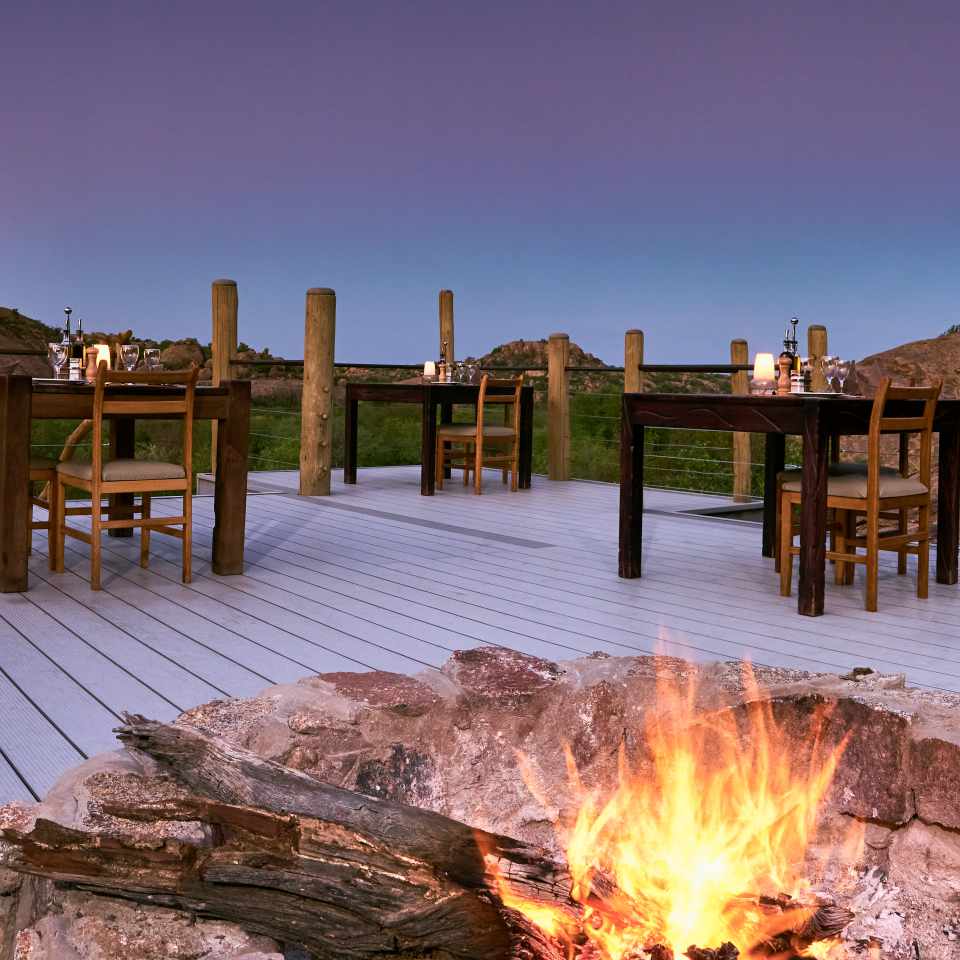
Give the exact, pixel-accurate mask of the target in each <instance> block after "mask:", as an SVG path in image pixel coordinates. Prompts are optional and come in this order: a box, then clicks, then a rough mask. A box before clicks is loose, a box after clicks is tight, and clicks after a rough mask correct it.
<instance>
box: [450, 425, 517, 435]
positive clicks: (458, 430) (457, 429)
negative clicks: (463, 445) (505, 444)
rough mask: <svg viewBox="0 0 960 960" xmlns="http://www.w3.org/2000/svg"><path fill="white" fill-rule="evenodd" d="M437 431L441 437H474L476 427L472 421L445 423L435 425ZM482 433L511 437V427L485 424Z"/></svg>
mask: <svg viewBox="0 0 960 960" xmlns="http://www.w3.org/2000/svg"><path fill="white" fill-rule="evenodd" d="M437 432H438V434H439V435H440V436H441V437H475V436H476V435H477V427H476V424H473V423H447V424H444V425H443V426H440V427H437ZM483 435H484V436H485V437H512V436H513V427H497V426H485V427H484V428H483Z"/></svg>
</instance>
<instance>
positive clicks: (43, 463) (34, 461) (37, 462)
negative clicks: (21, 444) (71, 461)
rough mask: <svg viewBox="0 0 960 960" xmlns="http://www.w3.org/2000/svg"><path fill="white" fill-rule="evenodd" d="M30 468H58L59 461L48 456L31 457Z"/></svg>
mask: <svg viewBox="0 0 960 960" xmlns="http://www.w3.org/2000/svg"><path fill="white" fill-rule="evenodd" d="M30 469H31V470H56V469H57V461H56V460H48V459H47V458H46V457H31V458H30Z"/></svg>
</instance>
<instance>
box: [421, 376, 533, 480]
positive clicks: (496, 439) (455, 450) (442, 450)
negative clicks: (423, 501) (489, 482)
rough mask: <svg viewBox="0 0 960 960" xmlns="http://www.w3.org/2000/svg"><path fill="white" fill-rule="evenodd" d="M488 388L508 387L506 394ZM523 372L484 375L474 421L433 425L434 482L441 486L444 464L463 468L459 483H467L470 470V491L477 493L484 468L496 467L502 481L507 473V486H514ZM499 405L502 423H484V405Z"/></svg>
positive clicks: (518, 443)
mask: <svg viewBox="0 0 960 960" xmlns="http://www.w3.org/2000/svg"><path fill="white" fill-rule="evenodd" d="M491 388H494V389H499V388H505V389H509V390H510V392H509V393H499V394H496V393H490V392H489V391H490V390H491ZM522 389H523V375H522V374H521V375H520V376H518V377H509V378H504V379H499V380H498V379H495V378H493V377H491V376H490V375H489V374H484V375H483V379H482V380H481V381H480V395H479V397H478V398H477V419H476V423H446V424H441V425H440V426H438V427H437V456H436V466H437V473H436V484H437V489H438V490H442V489H443V474H444V470H445V469H446V467H448V466H449V467H456V468H462V469H463V484H464V486H468V485H469V483H470V471H471V470H472V471H473V492H474V493H477V494H479V493H480V492H481V483H482V481H481V478H482V475H483V468H484V467H499V468H500V469H501V471H502V476H503V482H504V483H506V482H507V474H508V472H509V473H511V475H512V476H511V481H510V489H511V490H514V491H515V490H516V489H517V469H518V463H519V459H520V392H521V390H522ZM496 406H500V407H502V408H503V424H502V425H501V424H493V423H490V422H488V416H487V407H496Z"/></svg>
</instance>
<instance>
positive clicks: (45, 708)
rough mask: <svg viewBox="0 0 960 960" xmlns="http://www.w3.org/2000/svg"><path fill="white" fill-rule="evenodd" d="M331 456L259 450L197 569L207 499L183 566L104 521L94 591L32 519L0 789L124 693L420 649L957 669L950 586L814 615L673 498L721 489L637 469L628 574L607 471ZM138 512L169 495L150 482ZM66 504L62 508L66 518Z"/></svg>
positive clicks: (69, 741)
mask: <svg viewBox="0 0 960 960" xmlns="http://www.w3.org/2000/svg"><path fill="white" fill-rule="evenodd" d="M359 480H360V482H359V484H358V485H356V486H344V485H343V484H342V482H340V481H339V478H337V480H336V482H335V486H334V496H332V497H329V498H317V499H309V500H308V499H302V498H300V497H297V496H296V495H295V490H296V474H293V473H258V474H255V475H253V477H252V484H253V486H254V487H255V488H257V489H259V490H260V491H262V492H258V493H256V494H255V495H251V496H250V498H249V500H248V507H247V569H246V572H245V573H244V575H243V576H238V577H218V576H214V575H213V574H212V572H211V570H210V550H211V538H212V527H213V501H212V498H209V497H198V498H197V499H196V500H195V507H194V512H195V532H194V540H195V551H194V581H193V583H191V584H183V583H181V582H180V558H179V544H177V543H175V542H173V541H170V540H167V539H166V538H163V537H159V536H156V537H154V538H153V540H152V543H151V548H152V552H151V564H150V569H149V570H143V569H141V568H140V567H139V566H138V562H137V561H138V540H137V539H136V538H134V539H132V540H117V539H110V538H105V539H104V541H103V546H104V571H103V586H104V590H103V591H102V592H100V593H98V594H94V593H92V592H91V591H90V589H89V585H88V580H87V576H88V572H87V562H88V553H87V547H86V546H84V545H83V544H79V543H74V542H70V543H69V544H68V552H67V557H66V566H67V572H66V573H65V574H62V575H57V574H51V573H50V572H49V571H48V570H47V568H46V559H47V558H46V547H47V545H46V542H45V539H44V537H43V535H42V534H41V533H39V532H38V533H37V534H36V535H35V539H34V555H33V557H32V559H31V562H30V571H31V590H30V591H29V592H28V593H27V594H26V595H9V596H0V802H4V801H7V800H29V799H30V798H31V797H32V796H35V795H42V794H43V793H44V792H45V791H46V790H47V789H48V788H49V787H50V786H51V785H52V783H53V782H54V781H55V779H56V778H57V776H59V774H60V773H62V772H63V771H64V770H65V769H66V768H67V767H69V766H71V765H73V764H75V763H77V762H78V761H79V760H81V759H82V758H83V757H84V756H86V755H89V754H91V753H93V752H96V751H99V750H104V749H110V748H112V746H113V744H114V741H113V736H112V733H111V729H112V727H113V726H114V725H115V724H116V721H117V717H118V716H119V715H120V714H121V713H122V712H123V711H125V710H129V711H133V712H138V713H144V714H147V715H149V716H154V717H158V718H160V719H171V718H172V717H174V716H176V714H177V713H178V712H179V711H180V710H181V709H185V708H187V707H190V706H193V705H195V704H197V703H201V702H204V701H206V700H211V699H216V698H218V697H224V696H241V697H242V696H250V695H252V694H254V693H256V692H257V691H259V690H261V689H263V688H264V687H267V686H269V685H270V684H274V683H290V682H295V681H296V680H298V679H300V678H302V677H305V676H308V675H310V674H314V673H323V672H332V671H341V670H370V669H379V670H393V671H397V672H404V673H411V674H413V673H419V672H421V671H423V670H434V669H437V668H439V667H440V666H441V665H442V664H443V662H444V661H445V660H446V659H447V657H448V656H449V655H450V653H451V652H452V651H453V650H457V649H465V648H469V647H472V646H476V645H478V644H497V645H502V646H505V647H509V648H511V649H515V650H520V651H524V652H526V653H530V654H534V655H537V656H543V657H547V658H550V659H554V660H560V659H567V658H570V657H576V656H582V655H585V654H589V653H592V652H595V651H601V652H604V653H608V654H611V655H629V654H635V653H650V652H656V651H658V650H660V651H663V652H665V653H670V654H674V655H680V656H686V657H689V658H690V659H694V660H707V659H717V658H723V659H735V658H740V657H744V656H746V657H749V658H750V659H752V660H753V661H755V662H756V663H760V664H769V665H773V666H789V667H796V668H801V669H807V670H812V671H831V672H846V671H847V670H849V669H850V668H851V667H853V666H871V667H874V668H875V669H878V670H882V671H884V672H899V673H904V674H906V675H907V678H908V680H909V682H911V683H912V684H915V685H918V686H927V687H931V688H936V689H945V690H952V691H957V692H960V636H958V631H957V626H956V624H957V621H958V614H960V590H958V589H957V588H955V587H947V586H942V585H938V584H935V583H931V589H930V599H929V600H927V601H920V600H917V599H916V597H915V596H914V593H913V591H914V578H913V566H912V564H911V575H910V576H908V577H898V576H897V575H896V567H895V557H893V556H892V555H891V556H888V557H884V558H883V560H882V565H881V581H880V611H879V613H876V614H869V613H867V612H866V611H864V610H863V606H862V572H860V571H858V575H857V584H856V585H855V586H854V587H852V588H840V587H835V586H834V585H833V584H832V583H829V582H828V585H827V614H826V615H825V616H824V617H822V618H818V619H815V620H813V619H807V618H801V617H798V616H797V615H796V612H795V611H796V600H795V598H791V599H789V600H788V599H785V598H781V597H780V596H779V595H778V589H777V587H778V583H777V579H776V577H775V576H774V573H773V569H772V564H771V563H770V562H769V561H766V560H763V559H762V558H761V556H760V530H759V527H758V526H756V525H755V524H751V523H745V522H736V521H730V520H717V519H713V518H705V517H700V516H691V515H690V514H689V513H688V512H687V511H689V510H691V509H701V508H704V507H714V506H717V505H720V504H723V503H724V502H726V501H725V500H724V499H723V498H720V497H712V496H703V495H689V494H683V493H677V492H671V491H655V490H654V491H648V495H647V503H646V506H647V511H648V512H647V516H646V517H645V521H644V534H645V539H644V556H643V560H644V567H643V570H644V576H643V577H642V578H641V579H639V580H632V581H625V580H620V579H619V578H618V577H617V543H616V536H617V488H616V487H615V486H612V485H608V484H596V483H584V482H571V483H562V484H557V483H550V482H548V481H546V480H544V479H543V478H540V477H536V478H534V487H533V489H532V490H531V491H529V492H524V493H519V494H510V493H508V492H507V491H505V490H504V489H503V487H502V486H501V484H500V483H499V481H498V477H497V475H496V474H494V473H491V474H490V475H489V477H488V478H487V482H486V483H485V487H484V495H483V496H481V497H476V496H474V495H473V494H472V492H471V491H469V490H465V489H464V488H463V486H462V484H461V483H460V482H459V481H458V480H455V481H454V482H453V483H451V484H449V485H448V487H447V489H446V490H444V491H443V492H441V493H438V494H437V496H435V497H432V498H425V497H421V496H419V472H418V469H417V468H413V467H392V468H382V469H376V470H361V471H360V475H359ZM154 509H155V512H156V513H163V512H173V511H174V509H175V504H174V503H173V501H171V502H169V503H167V502H166V501H164V500H162V499H157V500H155V502H154ZM78 522H82V521H78Z"/></svg>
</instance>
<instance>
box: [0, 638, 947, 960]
mask: <svg viewBox="0 0 960 960" xmlns="http://www.w3.org/2000/svg"><path fill="white" fill-rule="evenodd" d="M120 737H121V739H122V740H123V742H124V744H125V751H124V752H122V753H120V754H111V755H107V756H105V757H101V758H95V759H94V760H92V761H90V762H88V763H87V764H85V765H83V766H82V767H80V768H78V769H77V770H76V771H74V772H73V773H72V774H71V775H69V776H68V777H66V778H65V779H64V781H62V782H61V784H59V785H58V786H57V787H56V788H55V789H54V790H53V791H52V792H51V795H50V796H49V797H48V798H47V799H46V800H45V801H44V803H43V804H41V805H39V806H36V807H21V806H15V805H13V806H9V807H7V808H0V868H7V869H12V870H13V871H15V873H16V874H17V875H19V876H21V877H24V878H27V879H24V880H23V884H24V885H25V887H26V886H29V884H35V883H49V882H50V881H52V882H53V883H54V884H55V891H56V892H55V894H54V895H51V896H48V897H47V898H46V899H45V900H44V901H43V902H44V903H45V904H46V905H47V906H46V909H47V911H48V913H47V915H46V916H43V915H40V916H38V915H37V913H38V912H37V911H36V910H24V909H23V908H22V905H21V909H19V910H14V911H12V912H11V911H9V910H8V911H7V918H8V919H7V921H6V923H7V925H8V930H7V934H6V940H5V939H4V936H3V935H2V933H0V958H2V960H8V957H6V956H4V954H3V952H2V951H3V949H4V948H3V946H2V944H4V943H5V942H12V941H11V933H10V931H11V930H13V931H14V933H15V934H16V936H17V937H20V938H21V939H22V938H23V937H24V936H29V935H31V931H33V930H35V929H38V930H39V929H40V926H41V925H42V924H44V923H48V917H50V916H53V915H54V914H55V915H56V917H57V918H58V920H57V922H58V923H59V924H60V925H61V927H62V926H63V924H64V923H66V921H65V920H64V919H63V918H64V917H67V916H71V917H72V916H80V915H82V914H83V913H84V912H85V911H84V910H83V908H82V903H81V904H80V905H78V901H77V898H78V897H79V898H81V901H82V898H83V897H87V898H90V900H91V902H95V903H98V904H99V903H108V904H109V903H119V902H120V900H121V899H122V900H123V901H124V902H126V903H131V902H133V903H139V904H141V906H140V907H139V908H138V909H139V910H146V911H150V910H157V909H161V908H162V909H166V910H167V911H168V912H169V911H173V912H174V915H183V916H185V917H191V918H196V917H200V918H210V919H211V921H216V922H221V923H228V924H234V925H236V928H237V929H239V930H241V931H246V932H249V933H250V934H255V935H261V936H265V937H270V938H272V941H273V942H274V943H276V944H277V945H278V947H277V948H278V949H280V947H281V946H282V945H283V944H287V945H288V946H289V947H290V949H292V948H293V947H294V946H298V948H305V949H306V950H307V951H308V956H309V955H312V956H314V957H317V958H320V960H328V958H329V960H333V958H337V960H351V958H353V960H368V958H369V960H373V958H382V957H384V956H388V955H389V956H394V957H398V958H407V960H412V958H420V960H423V958H427V957H429V958H432V960H444V958H446V960H453V958H463V960H481V958H482V960H570V958H572V960H668V958H670V957H673V958H675V960H680V958H681V957H687V958H689V960H734V958H744V957H757V958H761V957H762V958H771V957H775V958H780V960H793V958H803V960H807V958H819V960H823V958H827V960H840V958H843V960H858V958H860V957H863V958H885V960H917V957H919V958H920V960H948V958H953V960H955V958H956V957H957V955H958V953H960V951H958V949H957V948H958V939H957V938H958V936H960V922H958V916H957V914H958V909H957V904H958V903H960V698H957V697H953V696H950V695H945V694H938V693H933V692H929V691H917V690H909V689H906V688H905V687H904V684H903V680H902V678H898V677H880V676H877V675H875V674H872V673H870V672H863V671H854V672H852V673H851V674H849V675H848V676H846V677H836V676H811V675H808V674H802V673H798V672H791V671H783V670H770V669H766V668H757V669H756V671H755V672H751V671H749V670H744V669H743V668H742V667H741V665H739V664H711V665H705V666H704V665H701V666H692V665H690V664H685V663H682V662H679V661H671V660H661V661H656V660H654V659H653V658H645V657H639V658H623V659H611V658H606V657H599V656H598V657H590V658H585V659H581V660H577V661H572V662H569V663H563V664H555V663H549V662H547V661H543V660H538V659H536V658H531V657H525V656H523V655H520V654H516V653H512V652H510V651H504V650H500V649H491V648H485V649H480V650H473V651H467V652H463V653H458V654H456V655H455V656H454V657H453V658H452V659H451V661H450V662H449V663H448V664H447V665H446V666H445V667H444V669H443V671H442V672H431V673H430V674H429V675H425V676H423V677H419V678H409V677H401V676H396V675H392V674H383V673H366V674H328V675H324V676H322V677H314V678H308V679H307V680H304V681H302V682H300V683H298V684H292V685H286V686H281V687H273V688H270V689H268V690H266V691H264V693H263V694H262V695H261V696H259V697H257V698H255V699H252V700H233V701H215V702H213V703H210V704H206V705H203V706H201V707H198V708H196V709H194V710H192V711H189V712H188V713H187V714H185V715H184V716H183V717H181V718H180V720H179V721H178V722H177V723H176V724H174V725H165V724H159V723H154V722H151V721H148V720H143V719H142V718H130V719H129V721H128V723H127V724H126V725H125V727H124V728H122V729H121V731H120ZM371 798H376V799H371ZM10 876H13V874H10ZM30 878H36V879H30ZM3 879H4V874H3V870H2V869H0V881H3ZM0 894H2V890H0ZM21 896H22V894H21ZM58 898H59V901H58ZM64 898H69V904H68V906H69V909H67V908H66V907H64V902H65V899H64ZM118 898H119V899H118ZM2 906H3V902H2V900H0V908H2ZM50 911H53V913H50ZM86 912H87V913H90V912H91V911H89V910H88V911H86ZM120 912H121V911H120V910H119V909H117V910H116V911H106V914H105V915H113V914H114V913H116V914H118V915H119V914H120ZM101 913H104V911H101ZM3 916H4V913H3V910H2V909H0V931H2V926H3V922H4V921H3ZM10 917H14V919H12V920H11V919H10ZM18 918H19V919H18ZM71 922H72V921H71ZM79 923H80V921H79V920H78V921H76V924H75V925H74V926H76V925H77V924H79ZM11 925H14V926H11ZM71 929H73V928H72V927H71ZM77 929H79V927H77ZM75 935H76V936H80V934H79V933H76V931H75ZM121 939H122V938H121ZM117 942H120V939H118V940H117ZM114 952H115V955H116V960H133V957H134V956H137V957H138V960H139V957H141V956H146V955H148V953H147V952H146V951H143V950H141V952H140V954H136V953H130V954H129V957H128V955H124V954H121V953H120V952H117V951H116V950H115V951H114ZM159 955H161V954H158V956H159ZM291 955H292V954H291ZM37 956H43V955H42V954H37ZM212 956H214V955H211V957H212ZM217 956H219V955H217ZM23 957H24V958H27V960H32V955H29V954H23ZM224 957H226V955H224ZM17 960H21V958H20V956H19V955H18V957H17Z"/></svg>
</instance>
